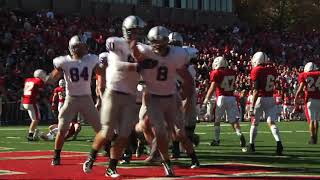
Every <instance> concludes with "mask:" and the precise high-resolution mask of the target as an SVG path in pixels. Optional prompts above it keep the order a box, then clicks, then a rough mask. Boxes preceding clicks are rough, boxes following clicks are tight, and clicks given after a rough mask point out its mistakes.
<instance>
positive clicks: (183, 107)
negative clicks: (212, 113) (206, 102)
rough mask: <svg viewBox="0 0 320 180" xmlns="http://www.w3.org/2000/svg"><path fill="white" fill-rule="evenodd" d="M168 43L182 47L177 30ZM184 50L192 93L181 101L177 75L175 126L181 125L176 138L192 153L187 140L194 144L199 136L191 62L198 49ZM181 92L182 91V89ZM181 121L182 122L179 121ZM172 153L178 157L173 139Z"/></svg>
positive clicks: (194, 58) (176, 146) (193, 72)
mask: <svg viewBox="0 0 320 180" xmlns="http://www.w3.org/2000/svg"><path fill="white" fill-rule="evenodd" d="M169 44H170V45H171V46H177V47H182V45H183V38H182V36H181V34H179V33H178V32H172V33H170V34H169ZM183 48H184V50H185V51H186V52H187V54H188V63H187V64H186V66H187V68H188V72H189V73H190V75H191V77H192V79H193V85H194V86H193V91H192V92H193V94H192V96H191V99H190V100H188V101H187V100H184V101H181V98H184V97H183V96H184V95H183V94H180V90H181V86H180V85H181V83H182V82H181V81H182V79H181V78H180V77H179V76H178V77H177V83H178V85H177V86H178V94H177V95H178V97H177V100H178V102H177V105H178V111H177V112H178V116H177V122H176V123H175V126H179V125H180V126H183V127H177V129H179V130H181V129H183V130H182V132H181V133H180V135H182V136H181V137H177V138H178V139H183V141H182V143H184V144H183V146H184V147H186V148H187V152H189V154H190V153H192V152H193V150H192V149H193V147H192V146H191V145H190V144H189V142H190V141H191V142H193V143H194V144H195V145H198V144H199V137H198V136H197V135H195V134H194V130H195V127H196V123H197V110H196V89H195V76H196V70H195V68H194V66H193V65H192V63H194V62H195V61H196V58H197V56H198V52H199V51H198V50H197V49H196V48H191V47H188V46H184V47H183ZM182 92H183V91H182ZM179 121H182V122H179ZM184 136H186V137H188V138H189V140H186V139H184ZM172 144H173V147H172V153H173V157H174V158H178V157H179V156H180V149H179V142H178V141H173V142H172ZM198 166H199V162H195V163H193V166H192V167H193V168H195V167H198Z"/></svg>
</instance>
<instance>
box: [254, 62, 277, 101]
mask: <svg viewBox="0 0 320 180" xmlns="http://www.w3.org/2000/svg"><path fill="white" fill-rule="evenodd" d="M250 76H251V80H252V81H254V82H255V81H257V83H258V84H257V87H256V88H257V90H258V96H259V97H272V96H273V93H274V89H275V80H276V78H277V72H276V70H275V69H274V68H273V67H266V66H257V67H255V68H253V69H252V70H251V74H250Z"/></svg>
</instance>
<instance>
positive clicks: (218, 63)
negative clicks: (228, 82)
mask: <svg viewBox="0 0 320 180" xmlns="http://www.w3.org/2000/svg"><path fill="white" fill-rule="evenodd" d="M226 67H228V63H227V61H226V59H225V58H224V57H222V56H218V57H216V58H215V59H214V60H213V63H212V69H219V68H226Z"/></svg>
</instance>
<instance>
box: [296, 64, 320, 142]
mask: <svg viewBox="0 0 320 180" xmlns="http://www.w3.org/2000/svg"><path fill="white" fill-rule="evenodd" d="M298 80H299V88H298V90H297V92H296V95H295V99H294V103H295V106H296V107H297V106H298V105H299V104H298V98H299V95H302V93H303V91H304V93H305V104H306V112H305V114H306V117H307V119H308V120H309V131H310V141H309V144H317V141H318V127H319V123H318V121H319V120H320V71H318V68H317V66H316V65H315V64H314V63H313V62H308V63H307V64H306V65H305V67H304V72H302V73H300V75H299V79H298Z"/></svg>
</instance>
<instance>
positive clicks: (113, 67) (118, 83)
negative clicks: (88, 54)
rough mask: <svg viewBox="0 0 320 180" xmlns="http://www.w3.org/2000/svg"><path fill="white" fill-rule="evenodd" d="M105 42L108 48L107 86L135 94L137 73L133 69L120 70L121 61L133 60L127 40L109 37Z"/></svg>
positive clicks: (137, 79) (131, 61) (130, 61)
mask: <svg viewBox="0 0 320 180" xmlns="http://www.w3.org/2000/svg"><path fill="white" fill-rule="evenodd" d="M106 44H107V47H108V50H109V52H108V54H107V59H108V68H107V71H106V83H107V88H108V89H112V90H115V91H121V92H125V93H130V94H135V92H136V86H137V84H138V81H139V74H138V73H137V72H135V71H127V70H121V62H129V63H133V62H134V59H133V57H132V56H131V50H130V47H129V44H128V42H127V41H126V40H125V39H124V38H120V37H110V38H108V39H107V41H106Z"/></svg>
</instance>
